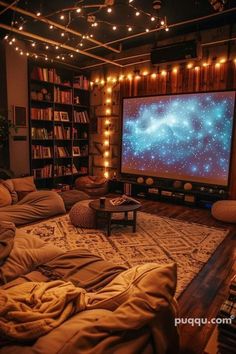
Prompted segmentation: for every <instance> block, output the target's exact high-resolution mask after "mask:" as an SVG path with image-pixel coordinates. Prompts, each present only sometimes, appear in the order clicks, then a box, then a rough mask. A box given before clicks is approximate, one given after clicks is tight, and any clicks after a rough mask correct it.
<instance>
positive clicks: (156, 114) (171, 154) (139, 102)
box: [121, 91, 235, 186]
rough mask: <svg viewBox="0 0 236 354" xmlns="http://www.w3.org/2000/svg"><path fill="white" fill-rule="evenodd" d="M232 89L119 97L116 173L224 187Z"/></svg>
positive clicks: (227, 169)
mask: <svg viewBox="0 0 236 354" xmlns="http://www.w3.org/2000/svg"><path fill="white" fill-rule="evenodd" d="M234 104H235V92H232V91H231V92H210V93H198V94H181V95H169V96H152V97H138V98H125V99H124V100H123V126H122V153H121V172H122V173H128V174H137V175H145V176H154V177H162V178H174V179H180V180H188V181H193V182H202V183H209V184H217V185H222V186H226V185H227V183H228V174H229V165H230V151H231V140H232V130H233V129H232V128H233V118H234Z"/></svg>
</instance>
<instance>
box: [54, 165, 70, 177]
mask: <svg viewBox="0 0 236 354" xmlns="http://www.w3.org/2000/svg"><path fill="white" fill-rule="evenodd" d="M71 174H72V168H71V165H55V166H54V176H69V175H71Z"/></svg>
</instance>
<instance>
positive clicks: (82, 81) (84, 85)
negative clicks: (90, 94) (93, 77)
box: [73, 75, 89, 90]
mask: <svg viewBox="0 0 236 354" xmlns="http://www.w3.org/2000/svg"><path fill="white" fill-rule="evenodd" d="M73 86H74V88H77V89H82V90H88V89H89V80H88V79H87V77H86V76H84V75H77V76H75V77H74V81H73Z"/></svg>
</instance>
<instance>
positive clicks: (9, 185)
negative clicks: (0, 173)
mask: <svg viewBox="0 0 236 354" xmlns="http://www.w3.org/2000/svg"><path fill="white" fill-rule="evenodd" d="M1 183H2V184H3V185H4V187H6V188H7V189H8V191H9V193H10V194H11V199H12V202H11V204H16V203H17V202H18V196H17V193H16V191H15V189H14V185H13V182H12V180H11V179H7V180H6V181H2V182H1Z"/></svg>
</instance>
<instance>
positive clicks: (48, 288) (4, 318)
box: [0, 280, 85, 343]
mask: <svg viewBox="0 0 236 354" xmlns="http://www.w3.org/2000/svg"><path fill="white" fill-rule="evenodd" d="M84 296H85V290H83V289H81V288H76V287H75V286H74V285H73V284H72V283H70V282H67V283H66V282H63V281H60V280H57V281H52V282H47V283H36V282H27V283H23V284H19V285H17V286H13V287H12V288H8V289H7V290H0V343H4V342H5V341H6V338H9V339H14V340H18V341H19V340H33V339H36V338H38V337H40V336H42V335H44V334H46V333H48V332H49V331H51V330H52V329H53V328H55V327H58V326H59V325H60V324H61V323H63V322H64V321H65V320H66V319H67V318H68V317H70V316H71V315H73V314H74V313H76V312H79V311H82V310H84V309H85V298H84Z"/></svg>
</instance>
